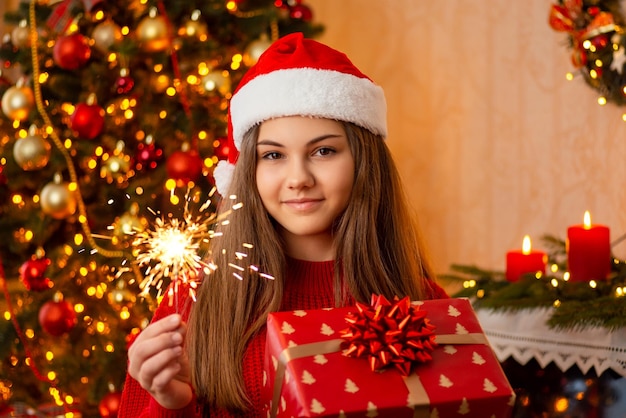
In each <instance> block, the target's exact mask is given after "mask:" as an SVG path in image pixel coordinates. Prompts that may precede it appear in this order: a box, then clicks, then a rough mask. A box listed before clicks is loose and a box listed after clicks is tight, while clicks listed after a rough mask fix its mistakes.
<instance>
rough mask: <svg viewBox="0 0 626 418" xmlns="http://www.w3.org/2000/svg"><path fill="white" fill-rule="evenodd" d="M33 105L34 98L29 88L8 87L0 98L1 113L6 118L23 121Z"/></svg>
mask: <svg viewBox="0 0 626 418" xmlns="http://www.w3.org/2000/svg"><path fill="white" fill-rule="evenodd" d="M34 105H35V96H34V95H33V91H32V90H31V89H30V87H26V86H21V87H18V86H13V87H9V88H8V89H7V91H5V92H4V95H3V96H2V112H4V114H5V115H7V117H8V118H10V119H13V120H19V121H23V120H26V119H28V115H29V114H30V111H31V110H32V108H33V106H34Z"/></svg>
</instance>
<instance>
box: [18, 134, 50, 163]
mask: <svg viewBox="0 0 626 418" xmlns="http://www.w3.org/2000/svg"><path fill="white" fill-rule="evenodd" d="M51 149H52V147H51V146H50V144H49V143H48V141H46V140H45V139H43V138H42V137H41V135H38V134H34V135H28V136H26V137H24V138H21V139H18V140H17V141H16V142H15V145H13V158H15V161H16V162H17V164H18V165H19V166H20V167H22V170H25V171H33V170H40V169H42V168H44V167H45V166H46V165H47V164H48V161H49V160H50V151H51Z"/></svg>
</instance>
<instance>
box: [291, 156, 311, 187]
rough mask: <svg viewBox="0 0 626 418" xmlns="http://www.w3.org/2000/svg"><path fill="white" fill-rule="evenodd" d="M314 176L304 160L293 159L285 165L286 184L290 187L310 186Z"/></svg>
mask: <svg viewBox="0 0 626 418" xmlns="http://www.w3.org/2000/svg"><path fill="white" fill-rule="evenodd" d="M313 184H315V177H314V176H313V173H312V172H311V170H310V167H309V166H308V164H307V162H306V161H303V160H300V159H293V160H292V161H291V162H290V163H289V164H288V167H287V186H288V187H289V188H291V189H298V188H302V187H311V186H312V185H313Z"/></svg>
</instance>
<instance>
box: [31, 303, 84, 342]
mask: <svg viewBox="0 0 626 418" xmlns="http://www.w3.org/2000/svg"><path fill="white" fill-rule="evenodd" d="M39 325H41V328H43V330H44V331H46V332H47V333H48V334H50V335H52V336H54V337H59V336H61V335H63V334H65V333H68V332H69V331H70V330H71V329H72V328H74V326H75V325H76V314H75V313H74V309H73V307H72V305H70V304H69V303H68V302H66V301H64V300H61V301H58V302H57V301H48V302H46V303H44V304H43V305H42V307H41V308H40V309H39Z"/></svg>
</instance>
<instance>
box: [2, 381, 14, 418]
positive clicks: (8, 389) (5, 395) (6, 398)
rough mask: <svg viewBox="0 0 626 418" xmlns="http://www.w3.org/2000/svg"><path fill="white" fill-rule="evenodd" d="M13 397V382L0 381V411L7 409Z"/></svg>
mask: <svg viewBox="0 0 626 418" xmlns="http://www.w3.org/2000/svg"><path fill="white" fill-rule="evenodd" d="M12 397H13V382H11V381H10V380H5V379H0V411H2V410H4V409H5V408H7V407H8V406H9V404H10V401H11V398H12Z"/></svg>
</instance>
